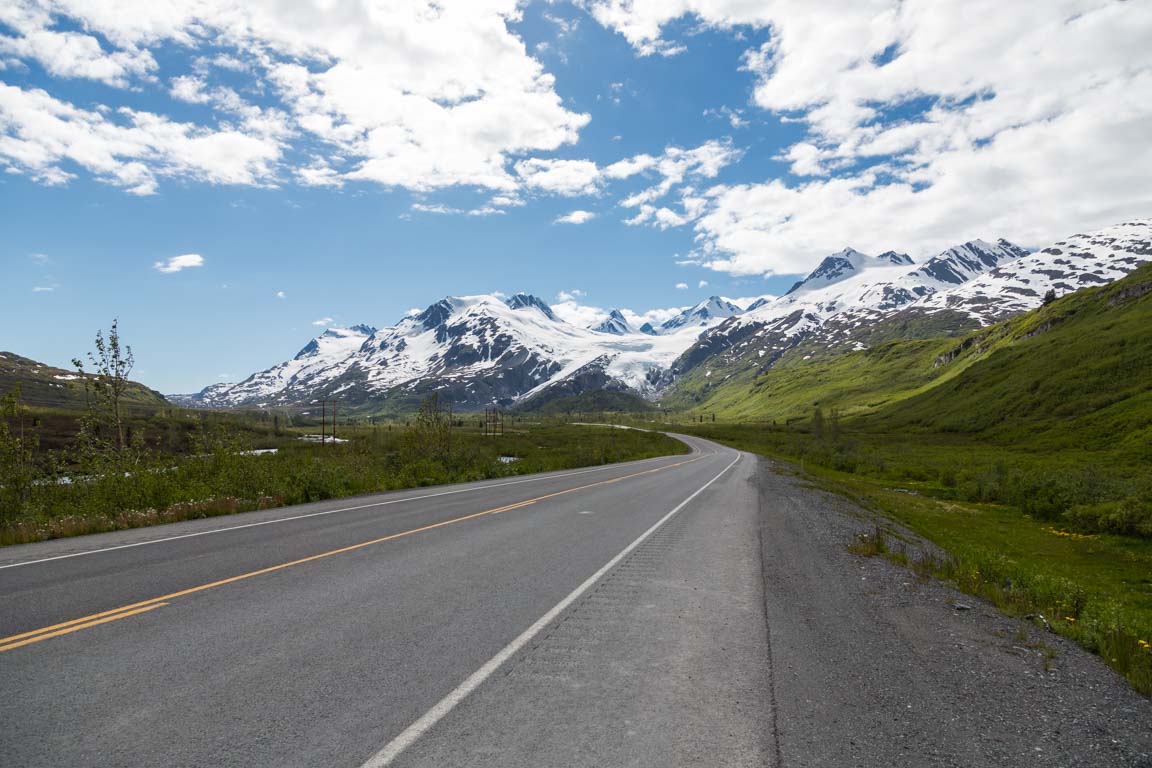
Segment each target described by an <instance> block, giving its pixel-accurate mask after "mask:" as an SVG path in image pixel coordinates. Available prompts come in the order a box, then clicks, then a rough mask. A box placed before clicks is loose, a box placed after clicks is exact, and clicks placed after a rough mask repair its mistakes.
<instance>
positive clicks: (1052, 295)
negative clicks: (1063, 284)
mask: <svg viewBox="0 0 1152 768" xmlns="http://www.w3.org/2000/svg"><path fill="white" fill-rule="evenodd" d="M1054 301H1056V289H1055V288H1049V289H1048V292H1047V293H1045V294H1044V306H1048V305H1049V304H1051V303H1052V302H1054Z"/></svg>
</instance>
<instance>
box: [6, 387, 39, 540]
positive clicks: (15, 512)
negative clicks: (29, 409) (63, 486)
mask: <svg viewBox="0 0 1152 768" xmlns="http://www.w3.org/2000/svg"><path fill="white" fill-rule="evenodd" d="M35 445H36V439H35V437H29V436H26V435H25V432H24V407H23V406H22V405H21V404H20V390H19V389H14V390H12V391H11V392H9V393H8V394H7V395H5V396H4V397H3V398H2V399H0V519H5V518H9V519H10V518H13V517H17V516H19V515H20V514H22V513H23V512H25V511H26V510H27V508H28V503H29V501H30V500H31V495H32V487H33V483H34V481H35V474H36V472H35V464H34V459H33V455H32V451H33V449H34V448H35Z"/></svg>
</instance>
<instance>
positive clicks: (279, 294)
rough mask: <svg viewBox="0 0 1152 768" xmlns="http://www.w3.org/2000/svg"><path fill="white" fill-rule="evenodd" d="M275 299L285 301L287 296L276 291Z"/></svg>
mask: <svg viewBox="0 0 1152 768" xmlns="http://www.w3.org/2000/svg"><path fill="white" fill-rule="evenodd" d="M225 287H227V286H225ZM276 298H278V299H286V298H288V294H286V293H284V291H276Z"/></svg>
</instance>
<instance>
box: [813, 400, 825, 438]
mask: <svg viewBox="0 0 1152 768" xmlns="http://www.w3.org/2000/svg"><path fill="white" fill-rule="evenodd" d="M812 434H813V435H814V436H815V437H816V439H817V440H823V439H824V411H823V410H822V409H821V408H820V406H816V411H815V412H814V413H813V414H812Z"/></svg>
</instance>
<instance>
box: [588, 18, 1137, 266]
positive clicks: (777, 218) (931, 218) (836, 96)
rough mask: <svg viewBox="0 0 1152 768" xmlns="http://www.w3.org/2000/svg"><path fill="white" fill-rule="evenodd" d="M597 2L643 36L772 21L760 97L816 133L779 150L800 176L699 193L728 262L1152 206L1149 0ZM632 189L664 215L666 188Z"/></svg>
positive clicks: (698, 221) (756, 97)
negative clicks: (658, 200)
mask: <svg viewBox="0 0 1152 768" xmlns="http://www.w3.org/2000/svg"><path fill="white" fill-rule="evenodd" d="M586 5H587V6H588V7H589V9H590V10H591V12H592V14H593V16H594V17H595V18H596V19H597V20H598V21H599V22H600V23H602V24H604V25H605V26H607V27H609V28H611V29H614V30H616V31H618V32H619V33H620V34H622V35H623V36H624V37H625V38H626V39H627V40H628V41H629V42H630V43H631V44H632V45H633V46H634V47H635V48H636V49H637V51H638V52H640V53H642V54H647V53H656V52H661V51H663V50H665V49H666V48H667V47H668V46H671V45H674V44H676V41H674V40H671V39H667V37H668V30H669V29H670V27H669V25H670V24H671V23H672V22H674V21H676V20H677V19H680V18H682V17H684V16H686V15H689V14H690V15H692V16H693V18H694V21H695V22H696V23H697V24H699V25H702V26H706V27H713V28H719V29H733V28H736V27H740V26H746V27H750V28H754V29H760V30H766V31H767V34H768V40H767V42H766V43H764V44H763V45H760V46H757V47H755V48H753V49H751V50H749V51H748V52H747V54H746V56H745V59H744V66H745V68H746V69H747V70H748V71H750V72H752V73H753V75H754V76H755V77H756V78H757V83H756V86H755V90H754V93H753V103H754V105H755V106H758V107H760V108H762V109H764V110H768V111H770V112H773V113H776V114H777V115H779V116H781V117H782V118H784V119H787V120H789V121H794V122H799V123H801V124H802V125H803V126H804V128H805V130H806V135H805V136H803V137H802V138H801V139H799V140H798V141H796V142H794V143H793V144H792V145H791V146H789V147H786V148H785V149H784V150H783V151H781V152H780V154H779V156H778V159H779V160H781V161H782V162H785V163H787V164H788V168H789V170H790V172H791V174H792V175H793V177H794V178H791V179H789V178H778V179H770V180H766V181H763V182H760V183H746V184H739V185H720V186H715V187H713V188H710V189H707V190H704V191H700V192H697V191H693V190H688V191H685V193H684V194H683V195H682V201H681V202H682V203H683V204H684V206H685V213H686V215H688V217H689V218H690V219H691V220H692V221H694V222H695V227H696V230H697V236H698V239H699V240H700V241H701V245H702V252H703V254H704V259H703V261H704V263H705V264H706V265H708V266H711V267H712V268H714V269H718V270H723V271H726V272H730V273H733V274H771V273H794V272H803V271H805V270H807V269H809V268H810V267H811V266H812V265H813V264H814V263H815V262H816V261H817V260H818V259H820V258H821V257H822V256H823V255H826V254H827V253H830V252H832V251H835V250H838V249H839V248H841V247H843V246H844V245H845V244H846V243H851V244H852V245H854V246H856V247H858V248H862V249H864V250H883V249H887V248H898V249H901V250H907V251H910V252H912V253H914V254H917V255H920V256H926V255H931V254H932V253H933V252H935V251H938V250H940V249H941V248H945V247H947V246H949V245H952V244H954V243H955V242H957V241H960V240H965V239H969V238H972V237H978V236H983V237H985V238H995V237H999V236H1004V237H1008V238H1009V239H1013V240H1015V241H1018V242H1021V243H1022V244H1025V245H1041V244H1043V243H1044V242H1046V241H1050V240H1053V239H1057V238H1059V237H1061V236H1064V235H1067V234H1069V233H1070V232H1073V231H1076V230H1082V229H1087V228H1092V227H1094V226H1101V225H1106V224H1109V223H1112V222H1114V221H1117V220H1122V219H1124V218H1127V217H1130V216H1139V215H1147V211H1148V210H1149V209H1150V208H1152V185H1149V184H1148V183H1147V179H1148V178H1149V174H1150V173H1152V144H1150V143H1149V142H1148V141H1147V138H1146V137H1147V136H1149V135H1152V99H1150V98H1148V94H1149V93H1152V48H1150V47H1149V46H1148V45H1147V41H1148V39H1150V37H1152V6H1150V5H1148V4H1147V3H1131V2H1117V1H1116V0H1067V1H1066V2H1058V3H1040V4H1037V3H1020V4H1007V5H1005V4H1003V3H999V2H994V0H904V1H903V2H898V1H897V0H876V2H869V3H859V2H839V3H836V7H835V9H832V8H828V7H823V6H821V7H815V6H813V5H812V4H810V3H788V2H780V3H748V2H744V1H743V0H652V2H645V3H636V2H631V0H588V2H587V3H586ZM973 19H979V20H980V23H979V24H974V23H972V20H973ZM688 44H689V45H691V40H689V42H688ZM630 202H631V203H632V204H633V205H635V206H637V207H640V210H641V213H640V214H637V216H636V217H634V219H640V221H643V222H649V223H654V224H657V225H658V224H659V220H658V219H657V218H656V208H652V209H650V210H648V211H645V210H644V209H643V208H642V206H643V205H645V204H647V205H652V204H653V200H652V199H649V198H648V197H646V196H645V195H638V196H634V197H633V198H632V199H631V200H630ZM689 208H691V209H692V210H689ZM666 219H667V220H668V221H671V219H670V217H666ZM638 223H639V222H638Z"/></svg>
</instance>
